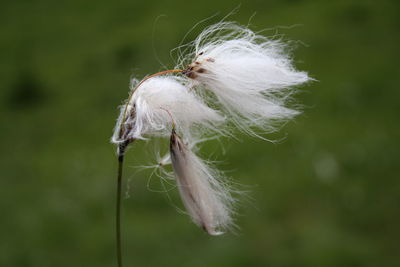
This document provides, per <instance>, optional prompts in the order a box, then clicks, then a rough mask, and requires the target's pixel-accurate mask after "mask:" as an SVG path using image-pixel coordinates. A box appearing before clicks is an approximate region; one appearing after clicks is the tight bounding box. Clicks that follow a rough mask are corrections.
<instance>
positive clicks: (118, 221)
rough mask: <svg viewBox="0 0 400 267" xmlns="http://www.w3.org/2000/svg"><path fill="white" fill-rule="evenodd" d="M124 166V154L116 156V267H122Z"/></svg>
mask: <svg viewBox="0 0 400 267" xmlns="http://www.w3.org/2000/svg"><path fill="white" fill-rule="evenodd" d="M123 165H124V154H120V155H118V178H117V206H116V217H115V218H116V220H115V222H116V228H115V229H116V241H117V261H118V267H122V251H121V185H122V167H123Z"/></svg>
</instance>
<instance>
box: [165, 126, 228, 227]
mask: <svg viewBox="0 0 400 267" xmlns="http://www.w3.org/2000/svg"><path fill="white" fill-rule="evenodd" d="M170 155H171V161H172V166H173V169H174V173H175V177H176V182H177V185H178V188H179V192H180V195H181V198H182V202H183V204H184V206H185V207H186V209H187V212H188V214H189V215H190V217H191V218H192V220H193V222H194V223H195V224H197V225H198V226H200V227H202V228H203V229H204V230H205V231H206V232H207V233H208V234H210V235H220V234H223V233H224V231H225V230H227V229H229V228H230V227H231V226H232V225H233V223H232V217H231V214H232V212H233V210H232V206H233V202H234V200H233V198H232V196H231V193H230V188H229V185H227V184H225V183H224V182H223V180H222V178H223V177H222V176H221V173H220V172H218V171H217V170H214V169H213V168H211V167H210V166H209V165H208V164H207V163H205V162H204V161H203V160H202V159H200V158H199V157H198V156H197V155H196V154H195V153H193V152H192V151H191V150H190V149H189V148H188V147H187V146H186V145H185V144H184V142H183V141H182V139H181V138H180V137H179V136H178V135H177V134H176V133H175V131H173V132H172V134H171V143H170Z"/></svg>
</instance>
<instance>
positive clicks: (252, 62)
mask: <svg viewBox="0 0 400 267" xmlns="http://www.w3.org/2000/svg"><path fill="white" fill-rule="evenodd" d="M193 46H194V57H195V58H194V59H193V55H189V57H186V58H184V59H183V61H182V62H181V65H184V64H185V61H186V62H187V61H188V59H190V58H191V59H190V62H191V63H190V64H189V66H188V67H187V68H186V69H185V70H184V72H183V73H184V74H186V76H187V77H189V78H190V79H192V81H193V85H194V86H196V85H197V86H200V87H203V88H204V87H205V88H206V89H209V90H210V91H212V92H213V93H214V95H215V96H216V98H217V100H218V102H219V103H220V104H221V105H222V106H223V109H224V110H225V111H226V113H227V114H229V116H230V118H231V119H232V121H233V122H234V123H235V124H236V125H237V126H239V127H240V128H241V129H242V130H244V131H246V132H248V133H250V134H255V132H254V130H253V127H257V128H259V129H261V130H262V132H273V131H275V130H276V126H277V122H282V121H286V120H287V119H290V118H292V117H293V116H295V115H297V114H298V113H299V112H298V111H295V110H292V109H290V108H288V107H286V106H285V105H286V102H287V101H288V99H290V96H291V95H292V94H293V89H292V88H293V86H295V85H299V84H302V83H305V82H307V81H309V80H310V78H309V77H308V75H307V74H306V73H305V72H299V71H296V70H295V69H294V67H293V66H292V62H291V59H290V57H289V56H288V55H287V54H286V53H285V45H283V44H282V43H281V42H279V41H276V40H269V39H267V38H266V37H264V36H260V35H257V34H255V33H254V32H252V31H251V30H249V29H247V28H244V27H241V26H238V25H237V24H234V23H229V22H222V23H218V24H216V25H213V26H210V27H208V28H206V29H205V30H204V31H203V32H202V33H201V34H200V35H199V36H198V37H197V39H196V40H195V41H194V43H193ZM198 91H199V90H198ZM200 91H201V90H200ZM203 95H204V94H203Z"/></svg>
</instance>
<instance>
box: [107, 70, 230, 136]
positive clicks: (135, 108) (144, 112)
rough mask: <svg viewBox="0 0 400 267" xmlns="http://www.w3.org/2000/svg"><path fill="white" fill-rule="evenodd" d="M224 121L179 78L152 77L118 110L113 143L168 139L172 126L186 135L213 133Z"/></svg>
mask: <svg viewBox="0 0 400 267" xmlns="http://www.w3.org/2000/svg"><path fill="white" fill-rule="evenodd" d="M135 83H137V81H135ZM135 83H134V84H133V86H132V87H133V88H134V87H135ZM223 121H224V117H222V116H221V115H220V114H219V113H218V112H217V111H215V110H213V109H211V108H209V107H208V106H206V105H205V104H204V103H203V102H202V101H201V100H200V99H199V97H198V96H196V95H195V94H193V93H192V92H191V91H190V90H189V89H188V88H187V87H185V86H184V85H183V84H182V78H179V77H175V76H166V77H154V78H151V79H148V80H146V81H145V82H143V83H142V84H141V85H140V86H139V87H138V88H137V89H136V91H135V92H133V95H132V97H131V98H130V100H129V103H127V106H125V105H123V106H122V107H121V114H120V117H119V120H118V121H117V126H116V128H115V130H114V135H113V138H112V142H114V143H121V142H123V141H126V140H128V139H146V137H145V136H146V135H147V136H149V135H151V136H169V135H170V133H171V129H172V124H173V123H175V127H176V128H177V129H178V130H179V131H180V132H182V133H185V135H187V136H191V135H192V134H197V132H198V131H201V132H202V133H203V132H207V131H213V132H216V131H218V129H217V128H216V126H217V125H218V124H220V123H221V122H223ZM121 127H122V130H121Z"/></svg>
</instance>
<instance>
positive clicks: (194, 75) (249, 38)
mask: <svg viewBox="0 0 400 267" xmlns="http://www.w3.org/2000/svg"><path fill="white" fill-rule="evenodd" d="M181 48H184V51H186V52H188V53H186V54H183V55H181V56H180V62H179V64H178V66H177V68H176V69H174V70H166V71H162V72H158V73H155V74H153V75H150V76H148V77H146V78H144V79H143V80H142V81H140V82H139V81H138V80H135V79H134V80H132V82H131V88H130V95H129V98H128V100H127V101H126V102H125V103H124V104H123V105H122V106H121V109H120V115H119V118H118V120H117V124H116V126H115V129H114V134H113V137H112V139H111V141H112V143H114V144H116V145H117V147H118V149H117V154H118V162H119V167H118V177H117V207H116V238H117V258H118V266H119V267H121V266H122V257H121V228H120V206H121V205H120V204H121V181H122V169H123V160H124V154H125V152H126V148H127V147H128V146H129V144H130V143H132V142H134V141H135V140H143V139H149V138H151V137H169V138H170V151H169V155H168V154H167V155H165V156H163V157H162V158H160V162H159V164H157V166H159V167H160V168H164V166H165V165H168V164H172V169H173V171H174V174H175V175H174V176H175V180H176V184H177V187H178V190H179V193H180V196H181V198H182V202H183V205H184V206H185V208H186V210H187V213H188V215H189V216H190V217H191V219H192V221H193V222H194V223H195V224H196V225H198V226H199V227H201V228H203V229H204V230H205V231H206V232H207V233H208V234H210V235H220V234H222V233H224V232H226V231H227V230H229V229H231V228H232V226H234V223H233V219H232V214H234V202H235V201H234V198H233V197H232V193H233V192H234V191H233V190H232V189H231V186H230V185H229V183H228V182H227V180H226V179H225V178H224V177H223V174H222V173H221V172H219V171H218V170H216V169H215V168H214V167H213V166H212V165H211V164H209V163H208V162H207V161H205V160H203V159H201V158H200V157H198V156H197V154H196V152H197V148H198V146H197V145H198V144H199V143H201V142H202V141H203V140H207V139H209V138H212V137H210V136H220V135H228V136H230V135H232V134H231V133H230V131H229V130H228V126H229V125H231V124H233V125H235V126H237V128H238V129H239V130H242V131H243V132H245V133H247V134H250V135H253V136H259V137H261V138H263V137H262V136H260V133H270V132H274V131H276V130H277V129H279V126H280V125H282V124H283V123H285V122H287V121H288V120H289V119H291V118H293V117H294V116H295V115H297V114H299V111H297V110H294V109H291V108H289V107H288V103H290V101H291V98H292V95H293V93H294V92H295V89H294V87H295V86H298V85H300V84H303V83H306V82H308V81H310V80H311V79H310V78H309V77H308V75H307V73H305V72H301V71H297V70H296V69H295V68H294V67H293V64H292V60H291V58H290V56H289V54H288V52H287V51H288V50H287V47H286V45H285V44H284V43H283V42H282V41H279V40H272V39H268V38H267V37H264V36H262V35H260V34H257V33H254V32H253V31H251V30H250V29H248V28H246V27H243V26H240V25H238V24H236V23H233V22H221V23H217V24H215V25H212V26H210V27H208V28H206V29H205V30H204V31H203V32H202V33H201V34H200V35H199V36H198V37H197V38H196V39H195V40H194V41H193V42H191V43H189V44H188V45H186V46H183V47H181Z"/></svg>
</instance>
